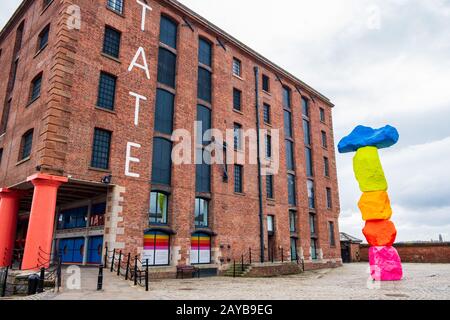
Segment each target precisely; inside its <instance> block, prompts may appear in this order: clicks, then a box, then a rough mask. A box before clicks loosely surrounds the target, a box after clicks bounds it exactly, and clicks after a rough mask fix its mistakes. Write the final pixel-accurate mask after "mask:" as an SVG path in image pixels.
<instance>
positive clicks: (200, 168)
mask: <svg viewBox="0 0 450 320" xmlns="http://www.w3.org/2000/svg"><path fill="white" fill-rule="evenodd" d="M197 152H201V153H202V155H203V157H202V163H201V164H197V165H196V170H195V189H196V191H197V192H211V165H210V164H208V163H207V162H206V161H205V159H204V157H205V156H208V152H207V151H204V150H203V149H197ZM203 153H204V154H203ZM209 163H210V162H209Z"/></svg>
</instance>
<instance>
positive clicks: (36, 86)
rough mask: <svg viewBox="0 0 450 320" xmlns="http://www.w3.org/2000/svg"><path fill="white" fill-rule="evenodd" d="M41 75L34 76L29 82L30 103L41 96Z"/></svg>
mask: <svg viewBox="0 0 450 320" xmlns="http://www.w3.org/2000/svg"><path fill="white" fill-rule="evenodd" d="M41 84H42V73H41V74H39V75H38V76H36V78H34V79H33V81H32V82H31V93H30V102H32V101H34V100H36V99H37V98H39V97H40V95H41Z"/></svg>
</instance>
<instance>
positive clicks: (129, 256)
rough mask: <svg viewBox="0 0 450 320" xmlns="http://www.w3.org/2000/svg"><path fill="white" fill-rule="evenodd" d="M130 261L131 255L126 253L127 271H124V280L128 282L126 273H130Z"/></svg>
mask: <svg viewBox="0 0 450 320" xmlns="http://www.w3.org/2000/svg"><path fill="white" fill-rule="evenodd" d="M130 259H131V253H128V258H127V269H126V271H125V280H128V273H129V272H130Z"/></svg>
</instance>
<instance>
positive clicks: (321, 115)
mask: <svg viewBox="0 0 450 320" xmlns="http://www.w3.org/2000/svg"><path fill="white" fill-rule="evenodd" d="M320 121H322V122H324V123H325V122H326V120H325V109H324V108H320Z"/></svg>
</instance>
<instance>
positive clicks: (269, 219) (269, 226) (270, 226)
mask: <svg viewBox="0 0 450 320" xmlns="http://www.w3.org/2000/svg"><path fill="white" fill-rule="evenodd" d="M274 220H275V217H274V216H267V231H268V232H269V233H274V232H275V222H274Z"/></svg>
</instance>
